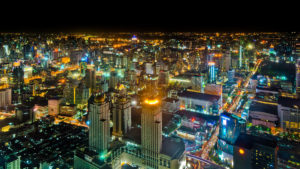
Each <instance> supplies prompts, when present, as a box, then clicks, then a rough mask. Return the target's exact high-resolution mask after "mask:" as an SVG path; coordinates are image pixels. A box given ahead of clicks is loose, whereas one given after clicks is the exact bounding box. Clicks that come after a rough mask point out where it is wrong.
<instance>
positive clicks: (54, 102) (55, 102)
mask: <svg viewBox="0 0 300 169" xmlns="http://www.w3.org/2000/svg"><path fill="white" fill-rule="evenodd" d="M61 102H62V98H59V97H57V98H52V99H49V100H48V114H49V115H52V116H55V115H58V114H59V110H60V104H61Z"/></svg>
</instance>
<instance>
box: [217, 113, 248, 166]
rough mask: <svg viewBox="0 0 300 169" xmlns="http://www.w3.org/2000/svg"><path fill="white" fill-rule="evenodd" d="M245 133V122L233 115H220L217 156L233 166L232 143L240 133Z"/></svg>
mask: <svg viewBox="0 0 300 169" xmlns="http://www.w3.org/2000/svg"><path fill="white" fill-rule="evenodd" d="M245 131H246V121H245V120H244V119H242V118H240V117H238V116H236V115H234V114H231V113H228V112H224V113H222V114H221V115H220V128H219V140H218V142H217V147H218V150H217V151H218V155H219V158H220V159H221V160H222V161H226V162H228V163H229V164H231V165H232V164H233V153H234V151H233V150H234V143H235V141H236V140H237V138H238V136H239V135H240V133H244V132H245Z"/></svg>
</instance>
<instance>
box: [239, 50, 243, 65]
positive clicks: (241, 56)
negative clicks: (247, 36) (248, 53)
mask: <svg viewBox="0 0 300 169" xmlns="http://www.w3.org/2000/svg"><path fill="white" fill-rule="evenodd" d="M242 66H243V46H242V45H240V48H239V68H240V69H241V68H242Z"/></svg>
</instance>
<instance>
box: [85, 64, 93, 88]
mask: <svg viewBox="0 0 300 169" xmlns="http://www.w3.org/2000/svg"><path fill="white" fill-rule="evenodd" d="M85 84H86V87H87V88H90V89H91V91H92V92H93V91H94V89H95V87H96V72H95V70H94V69H93V68H88V69H87V70H86V76H85Z"/></svg>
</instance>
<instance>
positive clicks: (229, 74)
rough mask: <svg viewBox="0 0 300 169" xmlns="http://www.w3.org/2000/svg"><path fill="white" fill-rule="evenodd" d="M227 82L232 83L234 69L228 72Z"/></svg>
mask: <svg viewBox="0 0 300 169" xmlns="http://www.w3.org/2000/svg"><path fill="white" fill-rule="evenodd" d="M227 76H228V81H229V82H234V77H235V70H234V69H230V70H228V75H227Z"/></svg>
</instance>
